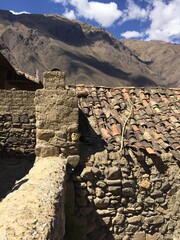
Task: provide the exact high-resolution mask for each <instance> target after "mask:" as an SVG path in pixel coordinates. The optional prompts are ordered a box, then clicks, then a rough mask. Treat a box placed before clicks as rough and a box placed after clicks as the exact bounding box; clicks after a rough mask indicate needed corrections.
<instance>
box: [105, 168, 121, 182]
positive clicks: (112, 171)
mask: <svg viewBox="0 0 180 240" xmlns="http://www.w3.org/2000/svg"><path fill="white" fill-rule="evenodd" d="M120 177H121V175H120V170H119V168H118V167H116V166H114V167H111V168H109V169H108V172H107V179H109V180H114V179H119V178H120Z"/></svg>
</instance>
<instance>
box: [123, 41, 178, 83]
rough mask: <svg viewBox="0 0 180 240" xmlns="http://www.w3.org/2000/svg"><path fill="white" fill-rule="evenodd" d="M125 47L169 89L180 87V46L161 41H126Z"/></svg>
mask: <svg viewBox="0 0 180 240" xmlns="http://www.w3.org/2000/svg"><path fill="white" fill-rule="evenodd" d="M123 43H124V45H125V46H126V47H128V48H129V49H130V50H132V51H133V53H134V54H136V55H137V56H138V58H139V59H140V60H142V61H144V62H146V63H147V64H148V66H149V69H150V70H151V71H153V72H154V73H155V74H156V76H158V77H159V78H163V81H164V84H165V85H166V86H167V87H180V68H179V66H180V45H178V44H172V43H167V42H160V41H149V42H143V41H139V40H124V41H123Z"/></svg>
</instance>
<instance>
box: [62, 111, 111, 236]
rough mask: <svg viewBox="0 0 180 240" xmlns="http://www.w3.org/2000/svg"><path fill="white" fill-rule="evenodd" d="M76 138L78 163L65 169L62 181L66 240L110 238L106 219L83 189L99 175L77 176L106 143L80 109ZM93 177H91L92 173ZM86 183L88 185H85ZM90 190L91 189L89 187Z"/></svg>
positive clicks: (96, 180)
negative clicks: (65, 178) (77, 135)
mask: <svg viewBox="0 0 180 240" xmlns="http://www.w3.org/2000/svg"><path fill="white" fill-rule="evenodd" d="M79 126H80V129H79V131H80V132H81V137H80V146H79V148H80V159H81V160H80V161H81V162H80V164H79V165H78V167H77V168H76V169H75V170H74V171H71V169H68V176H67V182H66V201H65V212H66V214H65V215H66V231H65V232H66V235H65V239H66V240H88V239H89V240H92V239H93V240H96V239H97V240H99V239H108V240H114V237H113V235H112V234H111V233H110V232H109V231H108V229H109V225H108V223H107V222H106V220H107V219H106V218H105V219H103V218H102V215H100V214H98V212H97V209H96V207H95V206H94V203H93V202H92V201H91V199H89V197H88V191H87V188H89V189H90V188H91V184H92V183H93V184H97V182H99V180H100V179H101V177H100V176H99V177H98V178H96V179H91V176H89V177H90V179H91V180H90V181H86V182H83V180H82V179H81V178H80V175H81V173H82V171H83V169H84V168H85V166H88V164H91V163H90V162H91V158H92V157H93V156H94V154H96V153H98V152H102V151H104V150H105V145H106V143H105V142H104V140H102V139H101V138H100V136H99V135H97V133H96V132H95V131H94V130H93V129H92V127H91V126H90V124H89V122H88V119H87V118H86V116H85V115H84V113H83V112H81V111H80V117H79ZM92 178H93V176H92ZM88 184H89V185H88ZM92 191H93V189H92Z"/></svg>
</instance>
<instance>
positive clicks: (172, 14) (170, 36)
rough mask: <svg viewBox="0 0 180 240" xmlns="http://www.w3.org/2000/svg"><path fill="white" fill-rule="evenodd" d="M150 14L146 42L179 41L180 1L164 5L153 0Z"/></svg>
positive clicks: (159, 1) (160, 0) (160, 1)
mask: <svg viewBox="0 0 180 240" xmlns="http://www.w3.org/2000/svg"><path fill="white" fill-rule="evenodd" d="M152 6H153V8H152V10H151V12H150V15H149V19H150V21H151V24H150V27H149V28H148V29H147V31H146V33H147V36H148V37H147V40H151V39H157V40H164V41H174V40H175V39H179V41H180V0H172V1H169V2H168V3H165V2H164V1H162V0H156V1H155V0H154V1H153V5H152Z"/></svg>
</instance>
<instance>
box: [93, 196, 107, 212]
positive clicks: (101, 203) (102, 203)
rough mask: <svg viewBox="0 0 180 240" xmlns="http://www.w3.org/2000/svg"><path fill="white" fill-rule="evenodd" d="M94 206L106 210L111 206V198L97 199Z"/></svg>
mask: <svg viewBox="0 0 180 240" xmlns="http://www.w3.org/2000/svg"><path fill="white" fill-rule="evenodd" d="M94 204H95V206H96V207H97V208H99V209H102V208H106V207H107V206H108V204H109V198H108V197H105V198H99V197H96V198H95V199H94Z"/></svg>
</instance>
